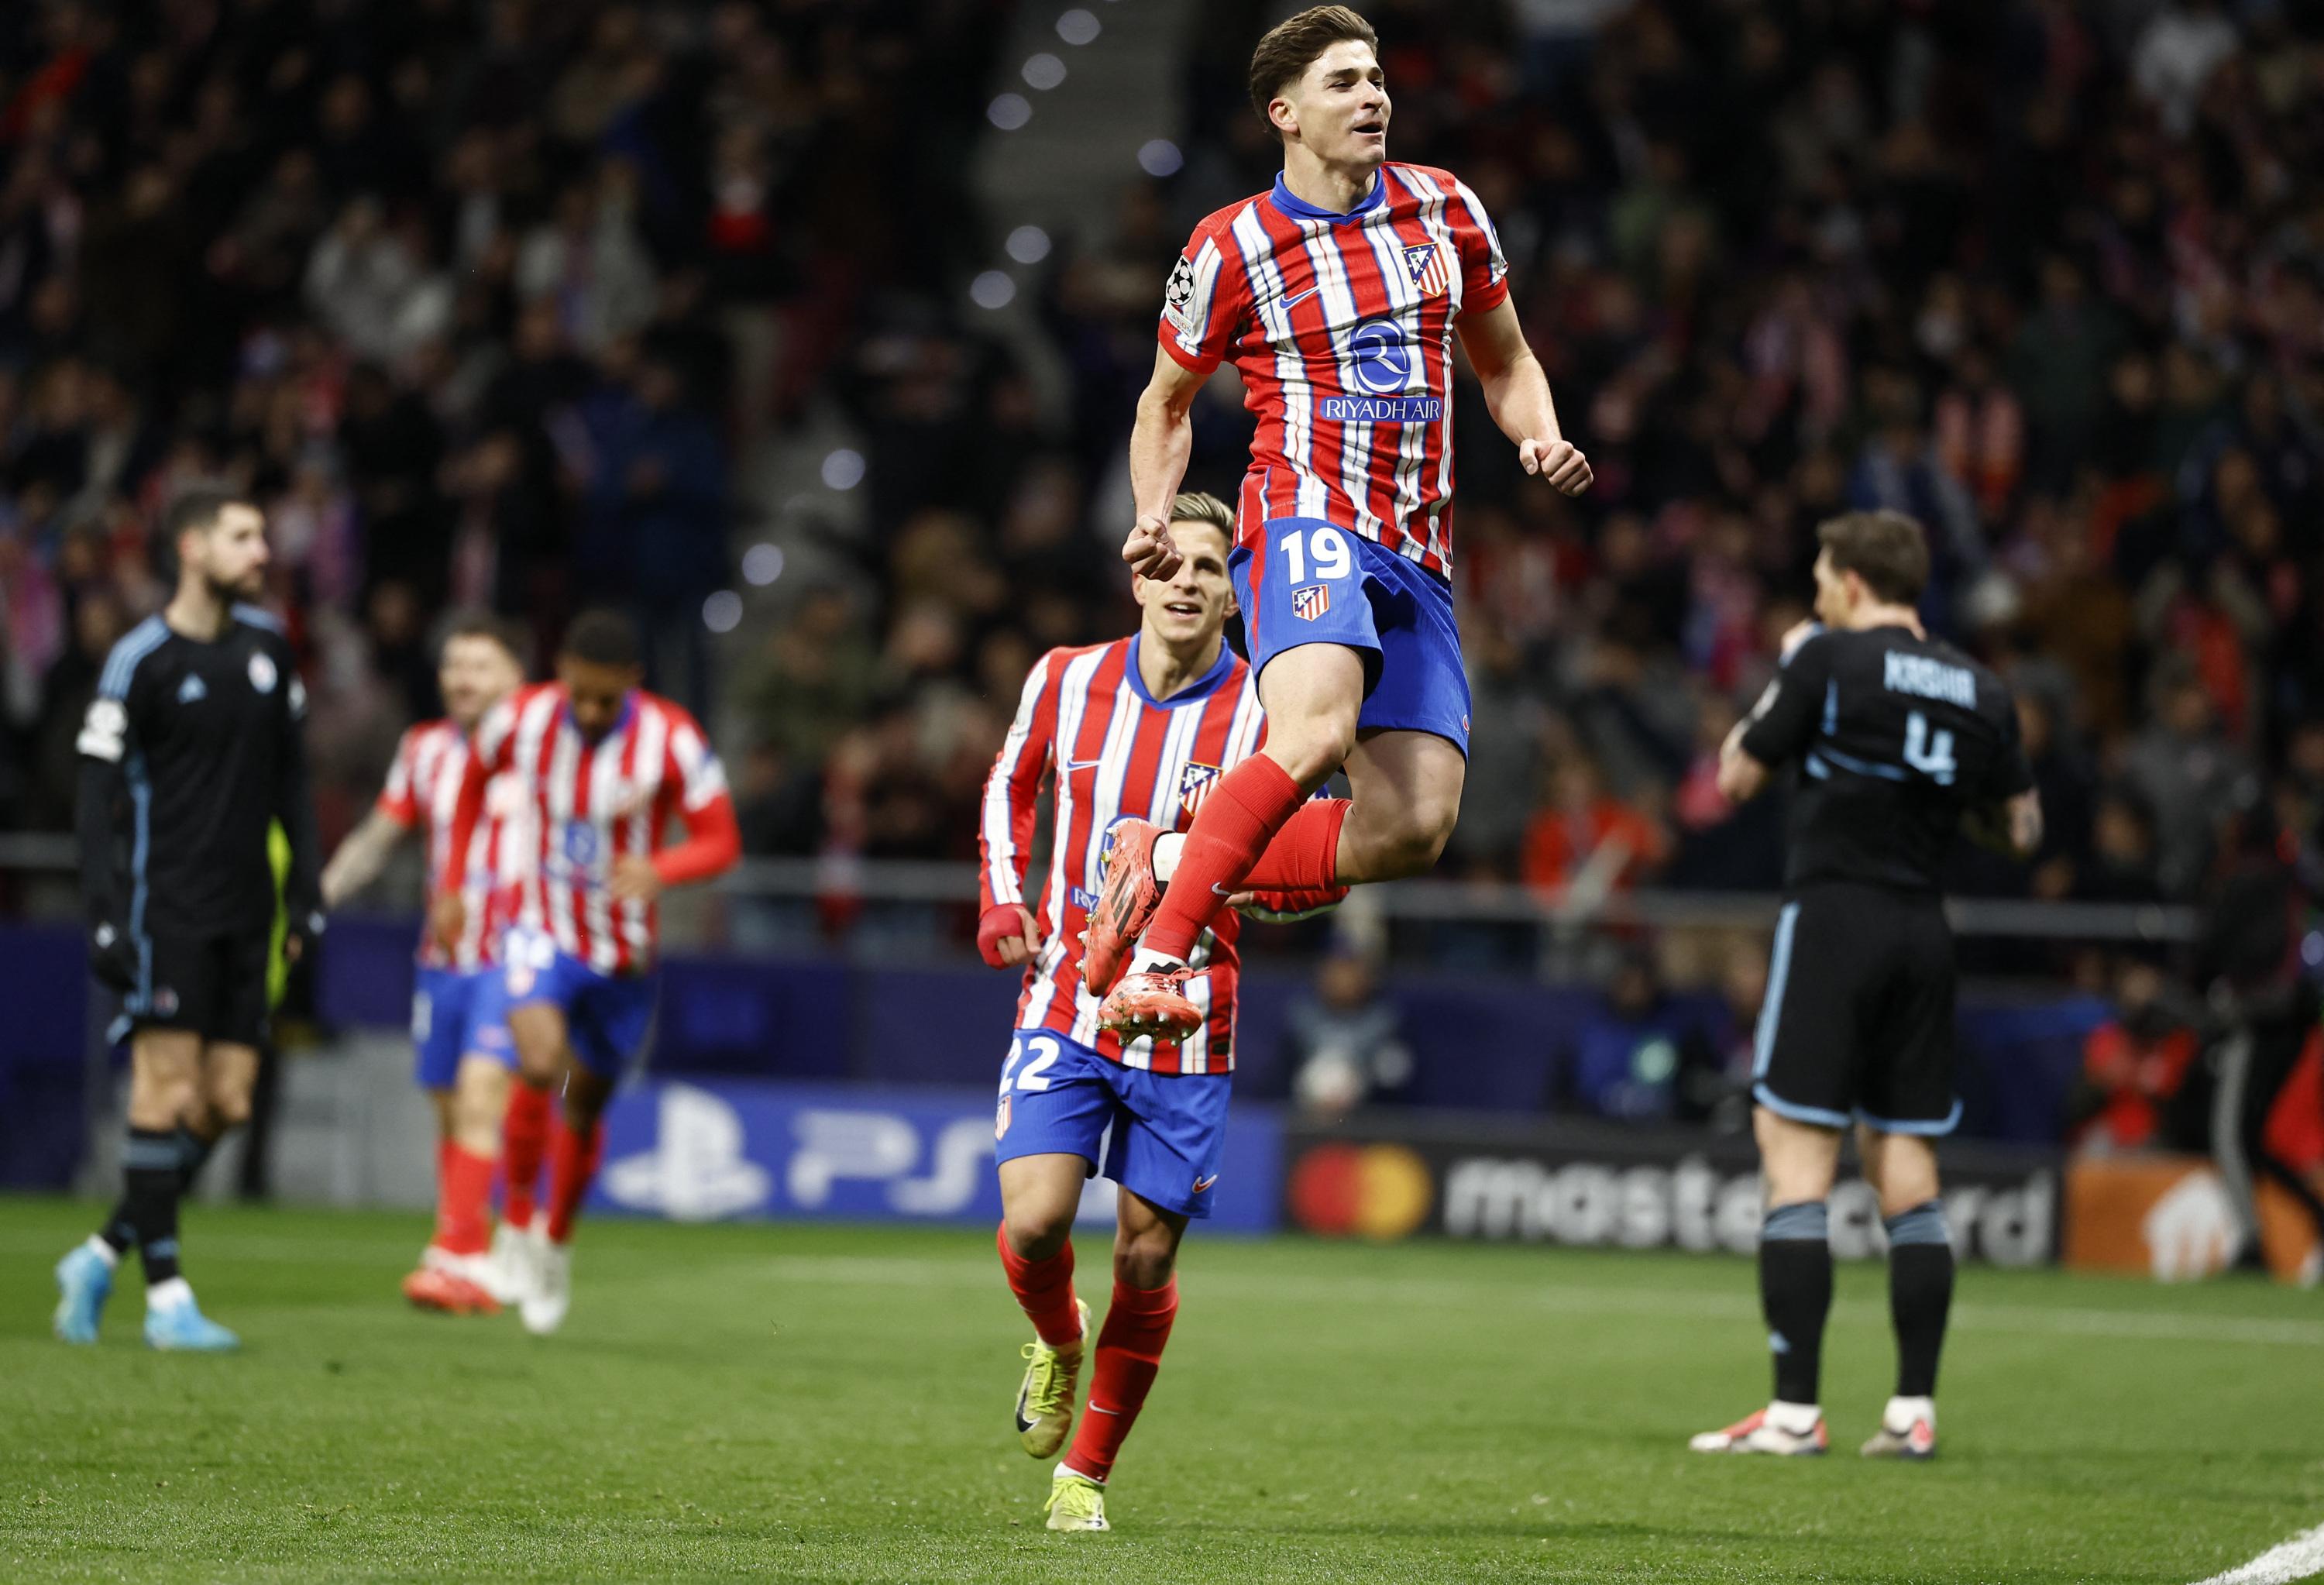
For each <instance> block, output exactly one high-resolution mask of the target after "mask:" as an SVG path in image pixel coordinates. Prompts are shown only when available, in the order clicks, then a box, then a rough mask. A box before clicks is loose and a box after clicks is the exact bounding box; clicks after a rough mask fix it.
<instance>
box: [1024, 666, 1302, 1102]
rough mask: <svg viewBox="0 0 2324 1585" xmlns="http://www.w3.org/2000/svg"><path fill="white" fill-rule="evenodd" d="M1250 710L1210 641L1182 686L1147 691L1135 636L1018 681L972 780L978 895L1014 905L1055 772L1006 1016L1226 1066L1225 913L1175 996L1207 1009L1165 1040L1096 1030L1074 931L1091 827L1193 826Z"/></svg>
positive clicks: (1187, 1067) (1196, 1069)
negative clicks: (1007, 714) (978, 800)
mask: <svg viewBox="0 0 2324 1585" xmlns="http://www.w3.org/2000/svg"><path fill="white" fill-rule="evenodd" d="M1262 721H1263V717H1262V716H1261V715H1260V714H1259V690H1258V688H1257V687H1255V686H1254V683H1253V679H1252V677H1251V675H1250V667H1248V666H1246V665H1244V664H1243V662H1242V661H1241V660H1240V659H1239V658H1238V657H1237V656H1236V655H1235V653H1234V652H1233V651H1232V650H1229V649H1227V648H1225V647H1224V646H1223V645H1222V646H1221V647H1220V650H1219V659H1218V664H1217V665H1215V666H1213V667H1212V668H1211V669H1210V671H1209V672H1208V673H1207V674H1206V675H1205V676H1204V677H1203V678H1202V680H1201V681H1199V682H1197V683H1195V684H1194V686H1193V687H1189V688H1187V689H1185V691H1183V692H1181V693H1178V694H1175V695H1173V696H1171V697H1170V698H1168V699H1167V700H1160V701H1157V700H1156V699H1155V698H1153V697H1152V696H1150V695H1148V693H1147V691H1146V684H1145V683H1144V681H1143V680H1141V679H1140V677H1139V673H1138V640H1137V639H1136V638H1128V639H1120V640H1115V641H1114V642H1112V643H1111V644H1101V645H1098V646H1096V647H1095V648H1093V649H1085V650H1050V651H1049V652H1048V653H1047V655H1044V656H1043V657H1041V659H1040V661H1039V663H1038V664H1037V665H1036V666H1035V667H1034V668H1033V670H1032V673H1031V675H1029V676H1028V677H1026V679H1025V692H1024V695H1023V696H1022V698H1021V699H1020V700H1019V704H1018V706H1017V719H1016V720H1015V722H1013V723H1011V724H1010V728H1009V736H1008V739H1007V740H1006V741H1005V742H1003V743H1002V744H1001V754H1000V757H999V758H998V759H997V760H994V761H993V765H992V774H991V776H989V777H987V778H986V779H985V783H984V816H983V820H982V828H981V830H980V831H979V833H978V846H979V847H980V848H981V849H982V857H983V862H982V865H981V875H980V885H981V889H982V907H983V908H991V907H993V906H995V905H996V904H1000V903H1023V902H1025V900H1026V898H1025V871H1026V866H1027V864H1028V862H1029V860H1030V857H1031V852H1032V843H1033V816H1034V806H1035V804H1036V803H1037V801H1038V799H1039V797H1040V792H1041V779H1042V777H1043V776H1044V775H1047V774H1050V773H1054V775H1055V778H1056V825H1055V827H1054V829H1053V830H1052V832H1051V834H1050V838H1049V869H1048V874H1047V876H1046V877H1045V878H1044V879H1043V880H1042V882H1041V891H1040V898H1039V900H1038V902H1037V904H1036V905H1034V907H1033V917H1034V921H1035V924H1036V926H1037V931H1038V934H1039V935H1040V942H1041V945H1040V951H1039V952H1038V953H1037V954H1035V956H1034V958H1033V960H1032V962H1031V963H1028V965H1027V966H1026V970H1025V990H1024V993H1023V994H1022V995H1020V996H1019V998H1018V999H1017V1027H1019V1028H1020V1029H1055V1030H1056V1031H1057V1032H1058V1033H1060V1034H1062V1035H1065V1036H1066V1037H1068V1038H1070V1039H1072V1040H1074V1041H1075V1042H1077V1043H1078V1044H1080V1045H1083V1046H1088V1047H1090V1048H1091V1049H1092V1050H1093V1051H1095V1052H1097V1053H1098V1055H1101V1056H1105V1057H1109V1058H1111V1060H1113V1061H1115V1062H1120V1063H1125V1064H1129V1065H1130V1066H1131V1067H1134V1068H1148V1069H1151V1070H1152V1071H1154V1072H1156V1073H1158V1074H1223V1073H1231V1072H1232V1071H1233V1070H1234V1022H1235V976H1236V971H1237V958H1236V956H1235V936H1236V934H1237V932H1238V930H1239V928H1240V925H1241V923H1242V921H1241V918H1240V916H1238V915H1237V914H1235V913H1234V912H1232V911H1231V910H1230V911H1228V912H1226V913H1222V914H1221V915H1220V916H1219V922H1218V923H1217V925H1215V926H1213V928H1212V929H1211V930H1210V931H1209V932H1207V933H1205V934H1204V935H1203V939H1202V940H1201V941H1199V942H1197V943H1196V944H1195V946H1194V953H1193V954H1192V955H1191V957H1190V959H1189V963H1190V964H1191V966H1193V967H1194V968H1195V969H1197V970H1200V971H1202V972H1198V973H1197V974H1196V975H1195V976H1194V979H1193V980H1192V981H1190V982H1189V983H1188V985H1187V987H1186V994H1187V995H1188V996H1190V997H1192V998H1193V999H1194V1005H1195V1006H1197V1007H1199V1008H1202V1009H1203V1011H1204V1012H1205V1013H1206V1014H1207V1015H1208V1016H1207V1018H1206V1021H1205V1023H1204V1025H1203V1029H1202V1031H1201V1033H1199V1034H1197V1035H1195V1036H1194V1037H1192V1038H1191V1039H1188V1040H1186V1041H1184V1042H1178V1043H1164V1044H1161V1045H1157V1044H1156V1043H1155V1042H1154V1041H1152V1040H1150V1039H1145V1038H1140V1039H1139V1040H1136V1041H1133V1042H1131V1043H1130V1045H1128V1046H1124V1045H1123V1044H1122V1042H1121V1037H1120V1036H1118V1035H1116V1034H1114V1033H1113V1032H1112V1031H1111V1030H1102V1029H1100V1028H1099V1027H1097V1009H1098V1001H1099V998H1097V997H1094V996H1092V995H1091V994H1090V993H1089V992H1088V991H1085V990H1084V989H1083V988H1082V943H1081V936H1082V932H1083V930H1084V929H1085V928H1086V927H1087V926H1088V925H1089V915H1090V909H1091V908H1093V907H1094V906H1095V905H1096V903H1097V894H1098V889H1099V887H1100V886H1101V885H1102V883H1103V881H1104V879H1105V865H1104V861H1103V854H1102V849H1103V846H1104V838H1105V833H1106V831H1107V830H1108V828H1109V827H1111V825H1113V823H1114V822H1115V821H1117V820H1120V819H1121V818H1123V817H1125V816H1138V817H1139V818H1140V819H1145V820H1151V821H1152V822H1154V824H1155V825H1159V826H1161V827H1162V828H1163V829H1164V830H1166V831H1183V830H1185V828H1186V827H1187V826H1189V825H1193V824H1194V811H1195V810H1196V809H1198V808H1200V807H1201V806H1202V803H1203V798H1204V797H1207V796H1208V795H1209V793H1210V791H1211V789H1212V788H1214V787H1216V786H1217V785H1218V780H1219V778H1220V777H1221V776H1222V775H1223V774H1225V773H1226V772H1227V771H1228V770H1230V769H1232V768H1233V767H1234V766H1236V765H1238V764H1240V762H1241V761H1242V760H1246V759H1248V758H1249V757H1250V754H1251V752H1252V751H1254V750H1255V749H1257V748H1258V746H1259V739H1260V728H1261V723H1262Z"/></svg>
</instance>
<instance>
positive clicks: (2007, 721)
mask: <svg viewBox="0 0 2324 1585" xmlns="http://www.w3.org/2000/svg"><path fill="white" fill-rule="evenodd" d="M2032 790H2033V761H2032V760H2028V759H2026V757H2025V742H2024V739H2023V738H2021V737H2019V736H2018V733H2017V701H2016V700H2015V698H2013V697H2012V696H2010V692H2009V689H2008V688H2007V687H2003V688H2002V690H2001V748H2000V751H1999V752H1997V753H1996V754H1995V755H1994V757H1993V769H1991V770H1990V771H1988V772H1987V775H1986V788H1985V794H1986V797H1989V798H2014V797H2016V796H2017V795H2018V794H2019V793H2022V792H2030V791H2032Z"/></svg>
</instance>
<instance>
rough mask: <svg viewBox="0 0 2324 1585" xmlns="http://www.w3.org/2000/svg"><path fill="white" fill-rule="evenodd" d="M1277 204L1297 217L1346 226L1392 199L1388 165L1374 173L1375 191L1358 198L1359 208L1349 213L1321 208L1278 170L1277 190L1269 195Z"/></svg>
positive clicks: (1357, 204) (1287, 213)
mask: <svg viewBox="0 0 2324 1585" xmlns="http://www.w3.org/2000/svg"><path fill="white" fill-rule="evenodd" d="M1268 198H1269V199H1271V200H1272V201H1273V203H1274V205H1275V207H1277V208H1278V209H1280V210H1282V211H1283V212H1284V213H1285V214H1286V215H1288V216H1289V217H1291V218H1292V219H1294V220H1328V221H1330V222H1331V223H1332V224H1333V225H1334V226H1345V225H1346V224H1347V223H1348V222H1349V221H1351V220H1360V219H1362V218H1363V217H1365V216H1367V215H1369V214H1370V213H1371V212H1372V211H1373V210H1374V209H1377V208H1379V207H1380V206H1381V205H1382V204H1384V203H1386V202H1388V170H1387V168H1386V167H1382V168H1381V169H1380V170H1375V171H1373V172H1372V190H1371V191H1369V192H1368V193H1366V194H1365V195H1364V196H1363V197H1362V198H1359V199H1357V200H1356V207H1354V208H1352V209H1351V210H1349V211H1348V212H1347V213H1346V214H1344V215H1342V214H1341V213H1340V212H1339V211H1338V210H1337V209H1319V208H1317V207H1315V206H1314V205H1313V204H1311V203H1309V202H1308V201H1307V200H1306V199H1305V198H1301V197H1300V196H1299V195H1298V194H1296V193H1295V192H1293V191H1292V190H1291V184H1290V183H1289V182H1287V181H1286V180H1283V173H1282V172H1281V171H1279V170H1278V171H1277V172H1276V173H1275V190H1274V191H1273V192H1271V193H1269V194H1268Z"/></svg>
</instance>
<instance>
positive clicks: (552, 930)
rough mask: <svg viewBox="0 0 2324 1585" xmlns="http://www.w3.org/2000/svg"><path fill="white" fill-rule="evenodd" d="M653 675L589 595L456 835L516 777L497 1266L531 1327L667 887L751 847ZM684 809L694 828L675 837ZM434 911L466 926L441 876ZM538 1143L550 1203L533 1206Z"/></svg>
mask: <svg viewBox="0 0 2324 1585" xmlns="http://www.w3.org/2000/svg"><path fill="white" fill-rule="evenodd" d="M643 677H644V667H643V664H642V662H641V653H640V650H639V643H638V634H637V630H636V628H635V627H633V626H632V624H631V622H630V620H629V619H628V618H627V617H625V616H622V615H621V614H619V613H615V612H612V611H603V610H599V611H585V612H583V613H581V614H580V615H578V616H576V617H575V618H574V619H573V625H572V626H571V627H570V628H568V629H567V631H566V634H565V640H564V642H563V644H561V645H560V646H559V648H558V656H557V680H556V681H555V682H553V683H548V684H544V685H542V686H539V687H528V688H521V689H519V690H518V691H517V693H516V695H515V696H513V697H512V698H510V699H508V700H506V701H504V702H503V703H502V704H501V705H498V706H497V707H495V708H494V709H493V710H492V711H491V712H490V713H489V714H486V715H485V717H484V723H483V724H482V725H480V726H479V727H478V728H477V729H476V733H475V749H474V751H473V752H471V753H470V754H469V756H468V758H467V762H466V765H465V766H464V767H463V768H462V773H461V779H460V787H459V790H458V793H457V797H456V798H455V803H454V814H453V819H452V851H454V852H473V851H474V849H473V848H472V846H471V845H470V844H471V843H472V841H473V840H474V837H475V832H476V829H477V826H478V824H479V823H480V822H481V821H482V820H483V819H484V816H485V801H486V798H485V795H486V792H487V790H488V788H489V787H490V785H491V783H492V781H493V779H494V778H496V777H501V776H506V777H509V778H511V779H512V780H513V782H514V784H515V791H514V795H513V797H512V798H511V800H510V802H511V811H510V814H509V815H508V816H507V818H509V819H510V820H512V821H517V822H521V825H520V826H519V827H518V828H519V829H521V831H522V833H523V837H524V840H523V843H522V852H521V853H520V855H519V858H518V861H517V870H518V872H519V874H520V877H521V878H520V879H519V880H518V881H517V883H516V885H515V887H514V898H513V901H512V902H508V901H506V900H505V899H503V902H502V903H501V904H498V905H496V908H497V907H505V908H509V909H510V912H509V913H508V914H507V916H506V917H509V918H510V919H511V921H512V922H511V923H510V925H509V926H508V928H507V930H506V931H505V932H504V933H503V935H502V938H501V974H502V987H503V993H504V998H505V1001H506V1005H507V1009H508V1027H509V1036H510V1038H511V1042H512V1046H513V1047H514V1050H513V1052H512V1053H511V1054H510V1055H509V1057H508V1060H509V1061H511V1062H512V1064H514V1065H515V1067H516V1068H517V1076H518V1079H519V1083H518V1084H517V1087H516V1089H515V1091H514V1092H513V1093H512V1095H511V1097H510V1101H509V1106H508V1120H507V1122H506V1125H505V1127H504V1129H503V1159H504V1161H505V1164H506V1176H507V1183H508V1198H507V1201H506V1203H504V1205H503V1212H504V1216H505V1221H506V1223H507V1225H508V1226H509V1227H510V1228H512V1229H513V1230H514V1231H513V1232H512V1233H511V1234H509V1235H508V1241H509V1246H510V1250H511V1253H512V1259H511V1261H510V1263H509V1267H508V1269H507V1270H506V1272H505V1273H504V1274H503V1280H505V1282H506V1283H507V1285H508V1290H509V1291H510V1292H511V1293H512V1295H514V1297H515V1298H516V1301H517V1304H518V1309H519V1313H520V1314H521V1316H522V1318H523V1321H524V1324H525V1328H526V1330H528V1331H530V1332H555V1331H556V1330H557V1329H558V1327H559V1326H561V1325H563V1324H564V1322H565V1315H566V1312H567V1309H568V1308H569V1307H570V1306H571V1304H572V1296H573V1253H572V1244H571V1240H572V1237H573V1222H574V1219H575V1217H576V1216H577V1215H578V1214H579V1212H580V1210H581V1202H582V1201H583V1200H584V1199H585V1198H586V1197H587V1195H588V1193H589V1184H590V1183H591V1182H592V1181H593V1180H594V1179H595V1176H596V1174H597V1161H598V1156H599V1153H600V1152H601V1151H602V1149H603V1148H604V1110H605V1103H606V1102H607V1101H610V1100H611V1099H612V1098H613V1087H614V1085H615V1084H617V1083H619V1082H620V1081H621V1077H622V1074H623V1073H624V1072H625V1071H626V1070H627V1069H628V1068H629V1066H630V1064H632V1063H633V1062H635V1061H636V1060H637V1059H638V1057H639V1056H640V1055H641V1054H642V1053H643V1051H644V1049H645V1043H646V1036H647V1033H648V1031H649V1029H650V1026H651V1024H652V1021H653V1011H654V998H655V994H656V991H657V990H658V988H659V983H660V981H659V975H658V974H657V972H656V970H655V957H656V954H657V949H658V945H659V935H660V917H659V910H658V908H657V904H658V903H659V900H660V898H661V894H662V893H663V892H664V891H665V890H666V889H669V888H670V887H673V886H689V885H695V884H698V883H699V882H702V881H705V880H710V879H712V878H713V877H715V876H716V875H718V874H719V873H721V872H722V871H725V870H727V869H729V868H731V867H733V863H734V862H735V861H736V860H737V859H739V858H740V857H741V856H742V834H741V833H740V832H739V831H738V830H737V829H736V827H735V824H734V800H733V797H732V796H731V795H730V794H729V793H728V791H727V788H726V772H725V769H724V768H723V767H722V766H721V765H720V764H719V763H718V756H717V755H716V754H715V753H713V752H712V751H711V749H710V743H709V740H708V739H706V738H705V737H704V736H703V733H702V728H701V727H700V726H698V725H696V723H695V720H694V717H693V716H691V715H689V714H687V713H686V711H685V710H684V709H682V708H680V707H679V706H678V705H675V704H673V703H671V702H670V701H669V700H668V699H664V698H661V697H659V696H656V695H653V694H650V693H648V692H646V691H645V689H644V688H642V687H640V686H639V684H640V683H641V681H642V680H643ZM673 822H675V823H678V824H681V825H684V827H685V829H686V837H685V840H683V841H681V842H678V843H670V842H669V841H668V835H669V826H670V825H671V824H672V823H673ZM432 914H433V917H432V918H431V920H430V923H431V925H432V926H433V928H434V929H435V931H436V934H437V936H438V940H440V941H442V942H443V943H445V944H446V945H447V946H449V945H452V944H454V943H457V941H459V940H460V939H461V937H462V935H464V934H465V932H466V928H467V918H468V901H467V898H466V896H465V895H464V894H463V892H462V891H461V890H460V889H458V888H457V887H452V886H444V887H441V888H439V889H438V892H437V894H436V902H435V907H434V908H433V910H432ZM552 1100H555V1101H561V1105H557V1106H552V1104H551V1102H552ZM544 1155H546V1156H547V1158H548V1164H549V1203H548V1206H547V1208H546V1214H542V1215H537V1214H535V1207H534V1205H533V1188H534V1184H535V1183H536V1182H537V1181H538V1179H539V1173H540V1167H541V1161H542V1157H543V1156H544ZM519 1234H522V1235H524V1236H522V1237H521V1238H520V1237H519V1236H518V1235H519Z"/></svg>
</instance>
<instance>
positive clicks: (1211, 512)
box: [1170, 490, 1235, 545]
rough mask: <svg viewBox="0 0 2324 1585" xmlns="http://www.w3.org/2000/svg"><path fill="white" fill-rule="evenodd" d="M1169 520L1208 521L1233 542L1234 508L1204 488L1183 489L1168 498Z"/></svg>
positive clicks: (1229, 541)
mask: <svg viewBox="0 0 2324 1585" xmlns="http://www.w3.org/2000/svg"><path fill="white" fill-rule="evenodd" d="M1170 521H1172V522H1174V523H1208V524H1210V526H1211V527H1213V528H1214V529H1216V530H1218V531H1219V532H1220V533H1222V534H1224V535H1225V536H1226V537H1227V543H1228V544H1230V545H1231V544H1233V543H1234V538H1235V514H1234V508H1233V507H1231V506H1229V505H1228V504H1227V503H1226V502H1223V501H1221V500H1220V499H1219V498H1218V497H1217V496H1215V495H1213V494H1212V493H1209V492H1208V491H1205V490H1183V491H1181V492H1179V493H1177V494H1176V495H1173V496H1172V497H1171V498H1170Z"/></svg>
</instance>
